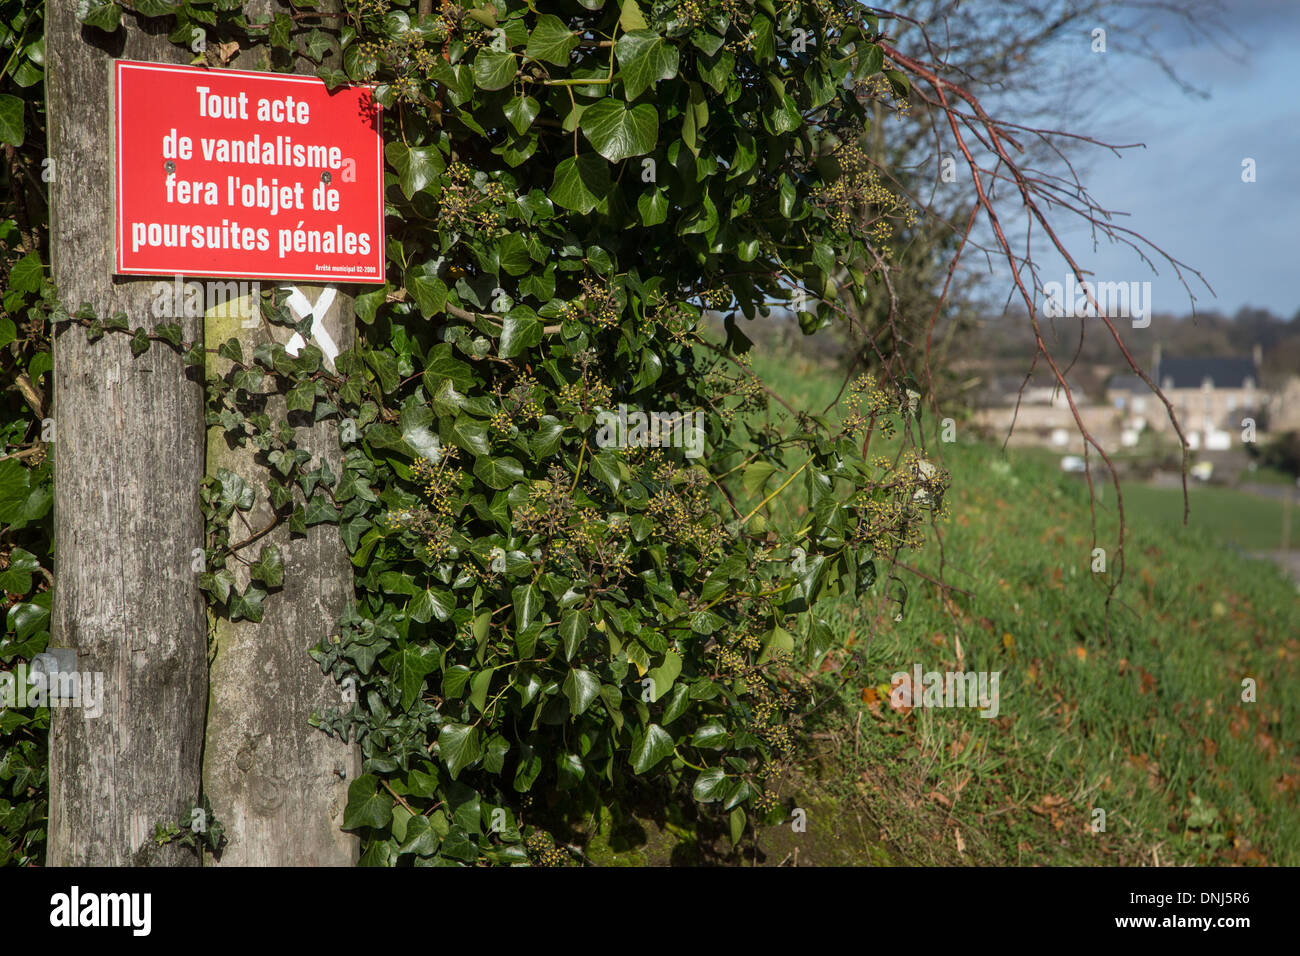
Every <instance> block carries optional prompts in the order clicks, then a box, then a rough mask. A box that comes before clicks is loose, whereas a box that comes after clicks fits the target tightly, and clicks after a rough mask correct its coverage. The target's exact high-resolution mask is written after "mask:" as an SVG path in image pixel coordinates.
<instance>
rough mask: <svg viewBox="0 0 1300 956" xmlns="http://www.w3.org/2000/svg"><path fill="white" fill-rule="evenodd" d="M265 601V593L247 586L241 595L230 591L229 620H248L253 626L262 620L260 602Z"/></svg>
mask: <svg viewBox="0 0 1300 956" xmlns="http://www.w3.org/2000/svg"><path fill="white" fill-rule="evenodd" d="M264 600H266V592H265V591H263V590H261V589H260V588H255V587H253V586H252V585H249V586H248V587H247V588H245V589H244V592H243V593H242V594H241V593H239V592H238V591H232V592H231V594H230V619H231V620H232V621H238V620H241V619H242V620H248V621H252V622H253V623H254V624H257V623H259V622H260V621H261V620H262V610H263V608H262V602H263V601H264Z"/></svg>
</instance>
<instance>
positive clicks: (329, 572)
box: [203, 286, 360, 866]
mask: <svg viewBox="0 0 1300 956" xmlns="http://www.w3.org/2000/svg"><path fill="white" fill-rule="evenodd" d="M298 291H299V292H300V293H302V295H303V298H302V299H297V302H299V303H302V302H308V303H310V304H311V305H312V306H317V305H319V306H321V308H320V313H323V314H321V315H320V317H321V318H322V319H323V321H324V323H325V329H326V332H327V334H328V335H329V337H330V339H331V340H332V341H333V342H335V343H336V344H337V346H338V347H339V348H340V349H346V348H350V347H351V346H352V339H353V334H354V325H353V316H352V306H351V300H350V299H349V298H347V297H345V296H343V295H333V297H332V299H333V300H332V302H327V301H326V300H327V299H330V298H331V294H332V293H333V292H334V290H333V289H329V290H328V291H327V288H326V287H323V286H300V287H298ZM295 298H296V297H295ZM244 301H245V302H246V301H247V300H244ZM247 315H248V313H247V312H246V311H243V310H241V311H239V312H236V313H235V314H234V315H230V314H227V315H226V316H224V317H216V316H211V315H210V316H209V318H208V321H207V332H208V341H209V342H224V341H226V340H227V339H229V338H237V339H239V341H240V343H241V346H242V348H243V353H244V354H245V355H251V354H252V353H253V350H254V348H256V346H257V345H258V344H260V343H263V342H270V341H276V342H279V343H280V344H285V342H286V341H288V339H289V338H290V334H291V330H289V329H285V328H283V327H280V326H272V325H270V324H268V323H266V322H261V323H258V324H257V325H255V326H254V327H253V328H246V327H245V325H246V324H251V321H249V322H245V321H244V319H245V317H246V316H247ZM295 317H301V316H300V315H296V316H295ZM210 361H211V362H214V363H219V365H220V366H221V368H220V369H219V371H225V370H226V368H228V367H229V362H228V361H227V360H225V359H222V358H215V357H214V358H213V359H211V360H210ZM266 412H267V414H268V415H270V416H271V418H272V420H273V421H277V420H283V419H285V417H286V408H285V399H284V396H283V395H280V394H275V395H270V396H269V397H268V400H267V407H266ZM288 418H289V421H290V423H291V424H294V425H295V429H294V432H295V441H296V442H297V444H298V447H300V448H303V449H305V450H307V451H308V452H310V453H311V455H312V464H311V466H312V467H315V466H316V465H317V464H319V463H320V462H321V461H325V462H327V463H328V464H329V468H330V471H332V472H333V473H334V474H335V475H341V474H342V473H343V461H342V460H343V456H342V453H341V452H340V449H339V435H338V424H337V422H335V421H332V420H326V421H320V422H315V423H314V424H313V423H308V422H304V421H301V420H300V419H301V418H302V413H297V415H291V416H289V417H288ZM254 451H255V449H251V448H232V447H231V446H230V445H229V444H228V443H227V441H226V438H225V432H224V431H223V430H222V429H221V428H213V429H212V430H211V431H210V432H209V435H208V470H209V473H210V474H215V473H216V472H217V470H218V469H221V468H226V469H229V470H230V471H232V472H234V473H235V474H237V475H239V476H240V477H241V478H243V479H244V480H245V481H246V482H247V483H248V484H249V486H250V487H253V488H257V489H261V488H263V487H264V483H265V478H266V476H267V474H268V471H267V467H266V466H265V465H263V464H260V463H259V462H258V461H257V460H256V458H255V455H254V453H253V452H254ZM246 517H247V519H248V521H249V523H250V524H252V526H253V527H254V528H255V529H261V528H265V527H268V526H269V525H270V524H271V523H272V520H273V518H274V510H273V509H272V507H271V505H270V503H269V502H268V501H267V497H266V494H265V492H264V491H261V492H259V494H258V499H257V503H256V505H255V506H254V507H253V509H252V510H251V511H250V512H248V513H247V515H246ZM231 520H232V524H231V527H230V535H231V540H232V541H235V540H238V539H243V538H246V537H248V532H247V529H246V528H244V526H243V524H242V522H239V524H238V527H236V524H234V523H233V522H236V521H237V519H236V518H234V516H232V518H231ZM265 546H274V547H275V548H276V549H278V551H279V553H280V555H281V556H282V558H283V559H284V585H283V588H282V589H281V590H280V591H277V592H273V593H271V594H269V595H268V596H267V598H266V601H265V610H264V614H263V618H262V621H261V622H260V623H257V624H253V623H250V622H248V621H228V620H220V621H218V622H217V626H216V656H215V657H214V658H213V662H212V678H211V703H210V706H209V709H208V728H207V746H206V750H205V753H204V759H203V779H204V792H205V793H206V794H207V795H208V797H209V798H210V799H211V801H212V806H213V810H214V812H215V813H217V815H218V816H219V817H220V819H221V821H222V823H223V825H224V826H225V828H226V836H227V838H228V839H229V841H230V842H229V845H228V846H227V847H226V849H225V852H223V853H222V855H221V857H220V859H219V861H214V862H219V863H221V864H223V865H236V866H261V865H267V866H272V865H274V866H349V865H352V864H354V863H355V862H356V860H357V856H358V853H359V843H358V840H357V839H356V837H354V836H352V835H351V834H348V833H345V832H344V831H342V830H341V829H339V827H340V825H341V823H342V822H343V808H344V806H345V805H346V803H347V790H348V784H349V783H350V782H351V781H352V780H353V779H354V778H355V777H356V776H357V774H358V773H359V772H360V771H359V765H360V755H359V754H358V753H357V750H356V748H355V747H354V746H352V745H350V744H348V743H345V742H343V741H341V740H338V739H337V738H333V737H328V736H326V735H325V734H324V733H323V732H322V731H319V730H317V729H315V728H313V727H311V726H310V725H309V724H308V722H307V720H308V718H309V717H310V715H311V714H312V712H313V711H321V710H323V709H325V708H326V707H339V706H340V705H341V703H342V702H341V699H340V693H339V688H338V685H337V684H335V683H334V681H333V680H332V679H330V678H329V677H327V676H326V675H325V674H322V673H321V670H320V667H319V666H318V665H317V664H316V663H315V662H314V661H313V660H312V659H311V658H310V657H308V656H307V649H308V648H309V647H311V646H313V645H314V644H316V643H317V642H318V641H320V640H321V639H322V638H328V637H329V635H331V634H332V633H335V632H336V624H335V622H336V621H337V620H338V619H339V616H340V615H341V614H342V613H343V610H344V608H345V607H346V606H347V602H348V600H349V599H350V598H351V597H352V565H351V562H350V561H349V560H348V554H347V551H346V550H345V549H344V547H343V542H342V540H341V539H340V538H339V531H338V526H337V525H334V524H317V525H312V526H310V527H309V528H308V529H307V533H306V534H305V535H293V536H291V535H290V533H289V525H288V522H282V523H280V524H278V525H276V526H275V527H273V528H272V529H271V530H270V531H269V532H267V534H265V535H263V536H262V537H260V538H258V539H257V540H256V542H254V543H252V544H251V545H250V546H249V549H248V550H249V552H250V553H249V554H248V556H247V560H252V559H253V558H256V556H257V555H258V554H259V553H260V549H261V548H262V547H265ZM235 582H236V585H237V586H238V587H240V588H244V587H246V586H247V585H248V583H249V582H248V570H247V568H245V567H244V566H243V565H239V566H238V570H237V571H236V572H235Z"/></svg>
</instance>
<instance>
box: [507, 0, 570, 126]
mask: <svg viewBox="0 0 1300 956" xmlns="http://www.w3.org/2000/svg"><path fill="white" fill-rule="evenodd" d="M577 45H578V38H577V37H576V36H575V35H574V33H573V31H572V30H570V29H569V28H568V27H566V26H565V25H564V21H563V20H561V19H560V18H559V17H557V16H555V15H553V14H550V13H547V14H543V15H542V17H541V18H540V19H539V20H538V21H537V26H535V27H533V32H532V33H531V34H529V36H528V47H527V51H526V52H527V54H528V56H529V57H530V58H531V59H534V60H541V61H542V62H544V63H552V64H554V65H555V66H568V65H569V54H570V53H571V52H572V51H573V48H574V47H576V46H577ZM530 122H531V120H530ZM520 132H521V133H522V132H523V130H520Z"/></svg>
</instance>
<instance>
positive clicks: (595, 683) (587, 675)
mask: <svg viewBox="0 0 1300 956" xmlns="http://www.w3.org/2000/svg"><path fill="white" fill-rule="evenodd" d="M599 693H600V678H599V677H597V676H596V675H595V674H593V673H592V672H591V671H588V670H582V669H580V668H577V667H575V668H573V669H572V670H570V671H569V676H568V677H566V678H565V679H564V696H565V697H567V698H569V713H570V714H571V715H572V716H574V717H578V716H580V715H581V714H582V713H583V712H584V711H585V710H586V709H587V708H588V707H590V706H591V702H592V701H593V700H595V699H596V696H597V695H598V694H599ZM671 744H672V741H671V739H670V740H669V746H670V749H671Z"/></svg>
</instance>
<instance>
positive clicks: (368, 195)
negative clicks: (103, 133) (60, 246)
mask: <svg viewBox="0 0 1300 956" xmlns="http://www.w3.org/2000/svg"><path fill="white" fill-rule="evenodd" d="M114 68H115V77H114V79H115V83H114V87H115V89H116V94H117V96H116V99H117V114H116V126H117V151H116V159H117V172H116V177H115V179H116V188H117V201H116V207H115V208H116V217H117V230H116V235H117V258H116V263H117V268H116V271H117V272H119V273H122V274H127V275H194V276H223V277H236V278H250V279H252V278H266V279H307V280H316V281H318V282H383V281H384V173H383V163H382V159H381V148H382V142H381V137H380V132H379V105H378V103H376V102H375V100H374V97H373V96H372V95H371V91H370V89H369V88H368V87H362V86H351V87H347V86H345V87H338V88H336V89H335V90H334V91H333V92H330V90H329V89H328V88H327V87H326V86H325V84H324V83H323V82H321V81H320V80H318V79H315V78H313V77H305V76H286V75H283V74H278V73H252V72H249V71H247V70H205V69H201V68H198V67H187V66H166V65H163V64H159V63H133V62H129V61H126V60H118V61H116V63H115V64H114Z"/></svg>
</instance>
